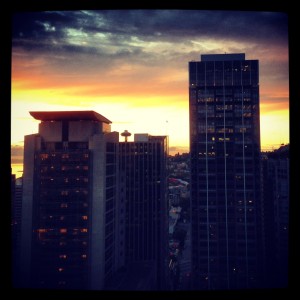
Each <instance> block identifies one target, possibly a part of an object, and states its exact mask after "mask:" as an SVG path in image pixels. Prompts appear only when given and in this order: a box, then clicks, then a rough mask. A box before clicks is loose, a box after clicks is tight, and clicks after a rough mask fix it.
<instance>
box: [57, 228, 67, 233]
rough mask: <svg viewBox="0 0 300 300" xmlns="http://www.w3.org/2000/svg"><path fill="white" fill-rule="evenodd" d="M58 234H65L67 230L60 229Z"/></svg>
mask: <svg viewBox="0 0 300 300" xmlns="http://www.w3.org/2000/svg"><path fill="white" fill-rule="evenodd" d="M59 232H60V233H67V232H68V230H67V228H61V229H60V230H59Z"/></svg>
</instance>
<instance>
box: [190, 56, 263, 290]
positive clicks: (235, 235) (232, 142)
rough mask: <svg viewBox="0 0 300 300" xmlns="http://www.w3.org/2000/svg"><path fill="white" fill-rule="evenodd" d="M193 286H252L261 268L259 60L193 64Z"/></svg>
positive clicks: (218, 59) (204, 58)
mask: <svg viewBox="0 0 300 300" xmlns="http://www.w3.org/2000/svg"><path fill="white" fill-rule="evenodd" d="M189 109H190V152H191V213H192V220H191V222H192V266H193V286H194V289H240V288H254V287H258V286H259V284H260V275H261V272H260V266H261V265H262V259H263V257H262V242H261V239H262V230H261V195H260V187H261V185H260V123H259V70H258V60H246V59H245V54H243V53H239V54H211V55H201V61H199V62H198V61H192V62H190V63H189Z"/></svg>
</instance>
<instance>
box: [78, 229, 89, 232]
mask: <svg viewBox="0 0 300 300" xmlns="http://www.w3.org/2000/svg"><path fill="white" fill-rule="evenodd" d="M80 232H88V230H87V228H81V229H80Z"/></svg>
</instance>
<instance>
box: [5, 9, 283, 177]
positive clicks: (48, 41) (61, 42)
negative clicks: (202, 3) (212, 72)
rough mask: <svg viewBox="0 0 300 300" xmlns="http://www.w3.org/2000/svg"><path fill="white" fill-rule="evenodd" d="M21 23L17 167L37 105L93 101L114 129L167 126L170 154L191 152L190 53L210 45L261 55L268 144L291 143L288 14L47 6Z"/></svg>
mask: <svg viewBox="0 0 300 300" xmlns="http://www.w3.org/2000/svg"><path fill="white" fill-rule="evenodd" d="M12 25H13V27H12V72H11V76H12V78H11V83H12V90H11V144H12V145H11V163H12V167H13V173H14V171H15V172H20V170H21V169H22V161H23V143H24V136H25V135H27V134H33V133H37V132H38V123H39V121H37V120H34V119H33V118H32V117H31V116H30V114H29V111H40V110H94V111H96V112H98V113H100V114H102V115H103V116H105V117H106V118H108V119H109V120H111V121H112V131H118V132H120V133H121V132H123V131H124V130H125V129H127V130H128V131H129V132H131V133H132V137H133V134H134V133H149V134H151V135H168V136H169V146H170V149H169V150H170V154H175V153H177V152H179V153H183V152H188V151H189V114H188V101H189V98H188V97H189V96H188V62H189V61H192V60H196V61H200V55H201V54H213V53H221V54H222V53H245V54H246V59H258V60H259V64H260V65H259V66H260V119H261V148H262V150H271V149H276V148H278V147H279V145H280V144H282V143H284V144H287V143H289V70H288V62H289V61H288V60H289V58H288V16H287V15H286V14H285V13H282V12H263V11H217V10H209V11H205V10H101V11H97V10H89V11H80V10H74V11H43V12H31V13H29V12H21V13H15V14H14V15H13V24H12ZM129 140H132V138H131V139H129Z"/></svg>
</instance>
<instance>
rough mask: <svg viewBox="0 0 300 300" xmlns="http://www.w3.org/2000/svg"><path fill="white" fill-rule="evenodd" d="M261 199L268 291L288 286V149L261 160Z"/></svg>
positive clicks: (278, 150)
mask: <svg viewBox="0 0 300 300" xmlns="http://www.w3.org/2000/svg"><path fill="white" fill-rule="evenodd" d="M262 163H263V191H264V192H263V198H264V212H265V213H264V224H265V233H266V240H265V247H266V253H267V256H266V281H267V284H268V287H271V288H281V287H287V286H288V256H289V247H288V243H289V240H288V235H289V199H290V197H289V196H290V192H289V190H290V189H289V179H290V178H289V174H290V172H289V170H290V167H289V166H290V161H289V145H285V146H281V147H280V148H279V149H277V150H275V151H272V152H267V153H265V154H264V157H263V161H262Z"/></svg>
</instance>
